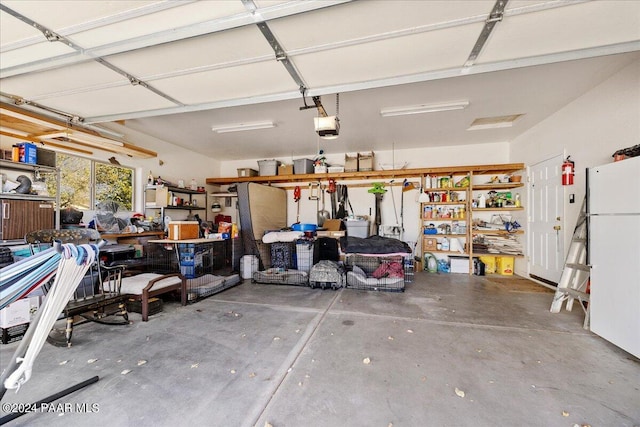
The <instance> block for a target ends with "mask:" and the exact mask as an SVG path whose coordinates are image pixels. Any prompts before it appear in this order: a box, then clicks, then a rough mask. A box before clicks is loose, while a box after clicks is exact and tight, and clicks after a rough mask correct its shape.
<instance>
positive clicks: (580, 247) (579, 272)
mask: <svg viewBox="0 0 640 427" xmlns="http://www.w3.org/2000/svg"><path fill="white" fill-rule="evenodd" d="M586 207H587V201H586V199H585V200H583V202H582V208H581V209H580V215H579V216H578V220H577V221H576V228H575V230H574V231H573V237H572V238H571V245H570V246H569V251H568V252H567V258H566V260H565V264H564V269H563V270H562V276H560V281H559V282H558V288H557V289H556V293H555V295H554V297H553V301H552V302H551V312H552V313H559V312H560V310H561V309H562V303H563V302H565V301H566V302H567V304H566V309H567V311H571V309H572V308H573V302H574V301H575V300H578V301H579V302H580V307H581V308H582V310H583V311H584V314H585V317H584V323H583V325H582V327H583V328H584V329H589V294H588V293H587V286H588V284H589V275H590V272H591V267H590V266H588V265H587V251H588V249H587V211H586Z"/></svg>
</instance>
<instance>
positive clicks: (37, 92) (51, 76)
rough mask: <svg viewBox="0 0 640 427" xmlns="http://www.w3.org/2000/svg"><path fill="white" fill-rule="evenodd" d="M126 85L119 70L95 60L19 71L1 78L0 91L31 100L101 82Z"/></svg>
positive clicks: (85, 88) (57, 94)
mask: <svg viewBox="0 0 640 427" xmlns="http://www.w3.org/2000/svg"><path fill="white" fill-rule="evenodd" d="M118 84H121V85H125V84H126V85H128V84H129V82H128V81H127V80H126V79H125V78H124V77H123V76H121V75H120V74H118V73H116V72H114V71H111V70H110V69H108V68H107V67H104V66H102V65H100V64H98V63H97V62H95V61H87V62H83V63H81V64H76V65H73V66H69V67H65V68H56V69H53V70H48V71H42V72H38V73H32V74H23V75H19V76H14V77H9V78H7V79H3V80H2V91H3V92H8V93H11V94H20V96H22V97H23V98H27V99H30V100H33V101H38V100H41V99H47V98H55V97H58V96H64V95H65V93H66V92H69V91H71V92H74V91H76V92H79V91H86V90H89V88H93V90H95V89H98V88H100V87H103V86H105V85H111V86H113V85H118Z"/></svg>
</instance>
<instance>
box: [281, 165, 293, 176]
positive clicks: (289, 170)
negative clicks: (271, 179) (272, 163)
mask: <svg viewBox="0 0 640 427" xmlns="http://www.w3.org/2000/svg"><path fill="white" fill-rule="evenodd" d="M278 175H293V165H280V166H278Z"/></svg>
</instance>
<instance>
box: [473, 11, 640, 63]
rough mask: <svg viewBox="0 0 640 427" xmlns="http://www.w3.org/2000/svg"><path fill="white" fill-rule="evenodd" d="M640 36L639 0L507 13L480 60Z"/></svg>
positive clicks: (611, 42) (549, 51)
mask: <svg viewBox="0 0 640 427" xmlns="http://www.w3.org/2000/svg"><path fill="white" fill-rule="evenodd" d="M638 39H640V1H599V2H587V3H579V4H572V5H570V6H566V7H559V8H555V9H547V10H542V11H539V12H534V13H528V14H522V15H516V16H507V17H505V19H504V20H503V21H502V22H499V23H498V24H497V25H496V28H495V29H494V32H493V34H492V35H491V38H490V39H489V42H488V43H487V45H486V46H485V50H484V51H483V52H482V54H481V55H480V56H479V58H478V61H477V62H478V63H487V62H495V61H502V60H507V59H513V58H520V57H530V56H535V55H544V54H549V53H557V52H566V51H571V50H574V49H584V48H589V47H595V46H606V45H610V44H614V43H623V42H628V41H633V40H638Z"/></svg>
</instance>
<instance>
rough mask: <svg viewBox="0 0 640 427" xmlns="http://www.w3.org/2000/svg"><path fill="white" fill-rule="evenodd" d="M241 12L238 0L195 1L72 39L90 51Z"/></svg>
mask: <svg viewBox="0 0 640 427" xmlns="http://www.w3.org/2000/svg"><path fill="white" fill-rule="evenodd" d="M134 3H135V2H134ZM241 12H246V9H245V8H244V6H242V3H241V2H240V1H239V0H233V1H198V2H193V3H188V4H185V5H183V6H180V7H176V8H172V9H168V10H163V11H159V12H156V13H152V14H149V15H145V16H140V17H136V18H132V19H128V20H126V21H123V22H118V23H114V24H112V25H109V26H106V27H101V28H96V29H93V30H89V31H83V32H81V33H78V34H74V36H73V40H74V41H75V42H77V43H79V44H80V45H82V46H83V47H85V48H90V47H96V46H101V45H103V44H105V42H106V43H114V42H118V41H122V40H127V39H131V38H134V37H140V36H145V35H148V34H153V33H156V32H160V31H166V30H171V29H173V28H179V27H183V26H188V25H193V24H197V23H200V22H203V21H207V20H210V19H216V18H221V17H225V16H230V15H233V14H236V13H241Z"/></svg>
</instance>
